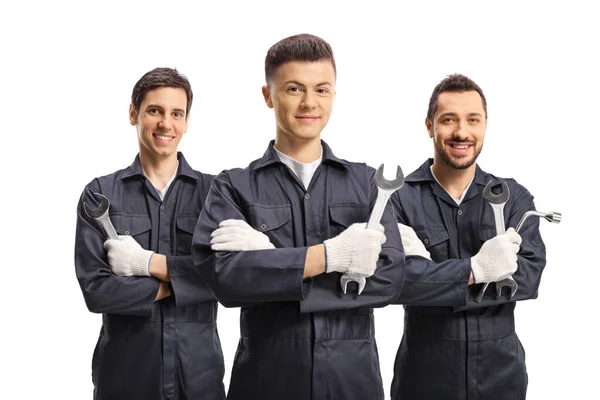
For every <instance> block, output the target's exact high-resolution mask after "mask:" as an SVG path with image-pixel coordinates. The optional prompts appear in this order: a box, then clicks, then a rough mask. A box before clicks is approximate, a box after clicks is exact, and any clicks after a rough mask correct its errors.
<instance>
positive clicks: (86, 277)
mask: <svg viewBox="0 0 600 400" xmlns="http://www.w3.org/2000/svg"><path fill="white" fill-rule="evenodd" d="M99 191H100V190H99V185H98V184H97V183H96V182H95V181H94V182H92V183H90V184H89V185H88V186H87V187H86V188H85V189H84V191H83V193H82V195H81V198H80V201H79V204H78V206H77V228H76V233H75V274H76V276H77V280H78V281H79V286H80V287H81V291H82V293H83V298H84V299H85V303H86V305H87V307H88V309H89V310H90V311H91V312H94V313H110V314H123V315H137V316H150V315H151V314H152V308H153V305H154V299H155V298H156V294H157V293H158V287H159V280H158V279H156V278H153V277H145V276H144V277H142V276H117V275H114V274H113V273H112V271H111V269H110V266H109V265H108V259H107V255H106V251H105V250H104V242H105V240H106V239H107V236H106V233H105V232H104V230H103V229H102V227H101V226H100V224H99V223H98V222H97V221H96V220H94V219H92V218H90V217H89V216H88V215H87V214H86V212H85V210H84V208H83V204H84V203H87V204H88V205H89V206H91V207H96V206H97V202H96V200H95V198H94V196H93V194H94V193H98V192H99Z"/></svg>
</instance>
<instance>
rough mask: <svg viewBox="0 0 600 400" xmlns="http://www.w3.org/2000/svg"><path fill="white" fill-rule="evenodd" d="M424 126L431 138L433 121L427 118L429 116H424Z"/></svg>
mask: <svg viewBox="0 0 600 400" xmlns="http://www.w3.org/2000/svg"><path fill="white" fill-rule="evenodd" d="M425 127H426V128H427V132H428V133H429V137H430V138H433V123H431V121H430V120H429V118H425Z"/></svg>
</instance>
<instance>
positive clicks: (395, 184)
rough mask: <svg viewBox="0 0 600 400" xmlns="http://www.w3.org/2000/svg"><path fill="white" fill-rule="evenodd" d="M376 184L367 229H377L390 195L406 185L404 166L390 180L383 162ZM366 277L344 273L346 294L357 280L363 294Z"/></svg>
mask: <svg viewBox="0 0 600 400" xmlns="http://www.w3.org/2000/svg"><path fill="white" fill-rule="evenodd" d="M375 184H376V185H377V200H375V205H374V206H373V209H372V210H371V215H370V216H369V222H367V229H377V226H379V222H381V217H382V216H383V212H384V211H385V206H386V204H387V202H388V200H389V199H390V196H391V195H392V193H394V192H395V191H396V190H398V189H400V188H401V187H402V185H404V173H402V168H400V166H398V169H397V171H396V179H394V180H392V181H388V180H387V179H385V178H384V177H383V164H381V165H380V166H379V168H377V172H376V173H375ZM365 278H366V276H365V275H363V274H356V273H349V274H344V275H342V277H341V278H340V284H341V285H342V290H343V291H344V294H345V293H346V287H347V286H348V282H356V283H357V284H358V294H361V293H362V291H363V289H364V288H365V285H366V283H367V281H366V279H365Z"/></svg>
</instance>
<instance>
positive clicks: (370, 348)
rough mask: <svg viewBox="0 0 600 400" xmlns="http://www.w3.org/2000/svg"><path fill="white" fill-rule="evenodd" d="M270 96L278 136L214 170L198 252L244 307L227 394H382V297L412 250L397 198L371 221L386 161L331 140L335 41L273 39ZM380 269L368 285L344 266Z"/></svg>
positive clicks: (303, 399)
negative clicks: (257, 153)
mask: <svg viewBox="0 0 600 400" xmlns="http://www.w3.org/2000/svg"><path fill="white" fill-rule="evenodd" d="M265 74H266V85H265V86H263V88H262V93H263V96H264V100H265V103H266V104H267V106H268V107H269V108H272V109H273V110H274V112H275V122H276V126H275V140H274V141H272V142H271V143H270V144H269V145H268V147H267V150H266V152H265V153H264V155H263V156H262V158H259V159H258V160H256V161H254V162H252V163H251V164H250V165H249V166H248V167H247V168H245V169H233V170H229V171H225V172H223V173H221V174H220V175H219V176H217V178H215V180H214V181H213V184H212V187H211V190H210V192H209V194H208V197H207V200H206V204H205V207H204V209H203V210H202V213H201V215H200V219H199V221H198V225H197V227H196V231H195V233H194V239H193V245H192V254H193V257H194V261H195V263H196V265H197V267H198V269H199V270H200V272H201V273H202V275H203V276H204V278H205V280H206V282H207V284H208V285H209V286H210V288H211V289H212V290H213V292H214V293H215V295H216V297H217V299H218V300H219V301H220V302H221V303H222V304H223V305H225V306H227V307H241V317H240V330H241V338H240V341H239V345H238V350H237V353H236V356H235V360H234V365H233V370H232V373H231V384H230V386H229V393H228V396H227V397H228V399H230V400H241V399H248V400H250V399H252V400H254V399H261V400H282V399H287V400H295V399H297V400H310V399H315V400H317V399H328V400H336V399H339V400H352V399H356V400H359V399H360V400H364V399H369V400H379V399H383V387H382V382H381V376H380V373H379V360H378V355H377V346H376V344H375V336H374V320H373V309H372V308H373V307H382V306H385V305H386V304H389V303H390V302H391V301H393V300H394V299H395V298H396V297H397V296H398V294H399V292H400V290H401V288H402V282H403V277H404V268H403V266H404V254H403V252H402V247H401V240H400V237H399V233H398V229H397V226H396V224H395V219H394V217H393V214H392V210H391V208H390V206H389V205H388V207H387V208H386V211H385V213H384V216H383V219H382V226H380V227H379V229H366V223H364V222H365V221H367V219H368V216H369V211H370V209H371V207H372V205H373V204H374V202H375V198H376V193H377V191H376V187H375V184H374V182H373V175H374V173H375V171H374V170H373V169H372V168H370V167H368V166H366V165H365V164H359V163H352V162H349V161H346V160H343V159H340V158H338V157H336V156H335V155H334V154H333V152H332V151H331V149H330V148H329V146H328V145H327V144H326V143H325V142H324V141H322V140H321V131H322V130H323V128H325V126H326V125H327V121H328V120H329V116H330V114H331V110H332V107H333V100H334V97H335V80H336V69H335V62H334V58H333V52H332V50H331V47H330V46H329V44H328V43H327V42H325V41H324V40H323V39H321V38H318V37H316V36H312V35H306V34H304V35H297V36H292V37H288V38H286V39H283V40H281V41H280V42H278V43H276V44H275V45H274V46H272V47H271V48H270V49H269V51H268V53H267V57H266V60H265ZM346 272H349V273H361V274H364V275H366V276H370V278H369V279H368V281H367V285H366V288H365V289H364V291H363V292H362V294H361V295H360V296H357V295H356V292H352V291H353V290H356V287H351V288H350V291H351V292H350V293H348V294H344V293H343V292H342V289H341V286H340V276H341V274H342V273H346Z"/></svg>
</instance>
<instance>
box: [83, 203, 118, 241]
mask: <svg viewBox="0 0 600 400" xmlns="http://www.w3.org/2000/svg"><path fill="white" fill-rule="evenodd" d="M94 197H96V199H97V200H98V203H99V204H100V205H99V206H98V208H90V207H89V206H88V205H87V203H86V202H84V203H83V209H84V210H85V213H86V214H87V215H88V217H90V218H93V219H95V220H96V221H98V222H99V223H100V225H102V228H104V232H106V235H107V236H108V238H109V239H118V238H119V236H118V235H117V231H116V230H115V227H114V226H113V224H112V222H111V221H110V218H109V216H108V208H109V207H110V201H108V198H106V196H103V195H101V194H100V193H94Z"/></svg>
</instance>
